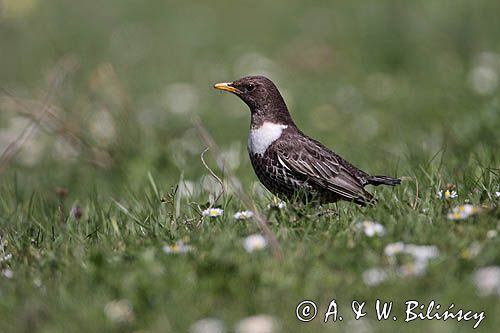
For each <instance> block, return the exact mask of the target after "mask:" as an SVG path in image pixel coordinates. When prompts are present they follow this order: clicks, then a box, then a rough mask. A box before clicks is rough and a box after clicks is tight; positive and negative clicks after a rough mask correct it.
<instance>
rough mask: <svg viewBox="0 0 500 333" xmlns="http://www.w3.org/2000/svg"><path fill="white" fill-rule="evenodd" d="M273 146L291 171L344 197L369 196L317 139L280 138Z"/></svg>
mask: <svg viewBox="0 0 500 333" xmlns="http://www.w3.org/2000/svg"><path fill="white" fill-rule="evenodd" d="M295 141H296V140H295ZM277 148H278V149H277V154H278V161H279V162H280V163H281V164H282V165H283V166H284V167H285V168H287V169H288V170H289V171H291V172H292V173H298V174H300V175H302V176H303V177H306V178H307V179H308V181H309V182H312V183H314V184H316V185H318V186H320V187H322V188H324V189H327V190H329V191H332V192H334V193H335V194H337V195H339V196H341V197H343V198H345V199H346V200H356V199H370V197H371V196H370V195H369V194H368V193H367V192H366V191H365V190H364V189H363V185H362V184H361V183H360V181H359V180H358V179H357V178H356V177H355V176H353V175H352V174H351V172H350V171H349V170H348V169H347V168H345V167H344V166H343V165H342V163H341V161H339V157H338V156H336V155H335V153H334V152H332V151H331V150H329V149H328V148H326V147H325V146H323V145H322V144H321V143H319V142H317V141H315V140H313V139H310V138H308V137H302V138H301V139H300V142H293V143H292V142H290V141H289V140H282V141H281V144H280V146H279V147H277Z"/></svg>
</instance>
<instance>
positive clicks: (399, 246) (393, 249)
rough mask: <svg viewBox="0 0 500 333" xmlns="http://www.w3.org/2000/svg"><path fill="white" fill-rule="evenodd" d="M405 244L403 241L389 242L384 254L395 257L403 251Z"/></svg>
mask: <svg viewBox="0 0 500 333" xmlns="http://www.w3.org/2000/svg"><path fill="white" fill-rule="evenodd" d="M404 248H405V244H404V243H403V242H397V243H391V244H387V245H386V247H385V249H384V254H385V255H386V256H388V257H394V256H395V255H396V254H398V253H401V252H403V250H404Z"/></svg>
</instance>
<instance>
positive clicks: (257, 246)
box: [243, 234, 267, 253]
mask: <svg viewBox="0 0 500 333" xmlns="http://www.w3.org/2000/svg"><path fill="white" fill-rule="evenodd" d="M266 246H267V240H266V239H265V238H264V236H262V235H261V234H253V235H250V236H248V237H247V238H245V239H244V240H243V247H244V248H245V251H247V252H248V253H251V252H253V251H257V250H262V249H264V248H265V247H266Z"/></svg>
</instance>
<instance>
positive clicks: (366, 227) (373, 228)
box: [359, 221, 385, 237]
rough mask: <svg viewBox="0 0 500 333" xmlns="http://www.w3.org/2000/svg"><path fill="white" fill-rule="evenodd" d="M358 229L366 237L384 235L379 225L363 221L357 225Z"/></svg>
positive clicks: (381, 226) (382, 228)
mask: <svg viewBox="0 0 500 333" xmlns="http://www.w3.org/2000/svg"><path fill="white" fill-rule="evenodd" d="M359 227H360V228H362V229H363V232H364V233H365V235H366V236H368V237H373V236H383V235H385V228H384V226H383V225H381V224H380V223H376V222H373V221H363V222H361V223H360V224H359Z"/></svg>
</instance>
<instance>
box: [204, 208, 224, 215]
mask: <svg viewBox="0 0 500 333" xmlns="http://www.w3.org/2000/svg"><path fill="white" fill-rule="evenodd" d="M223 213H224V209H220V208H207V209H205V210H204V211H203V212H201V214H202V215H203V216H209V217H217V216H221V215H222V214H223Z"/></svg>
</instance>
